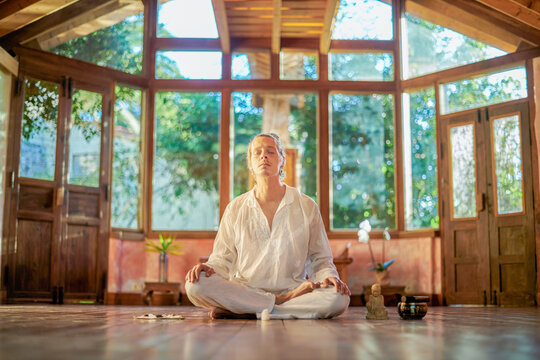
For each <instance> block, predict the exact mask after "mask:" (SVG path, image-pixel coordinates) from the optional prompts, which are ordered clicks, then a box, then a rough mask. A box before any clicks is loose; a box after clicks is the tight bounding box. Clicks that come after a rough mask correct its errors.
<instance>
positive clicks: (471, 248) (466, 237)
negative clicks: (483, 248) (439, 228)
mask: <svg viewBox="0 0 540 360" xmlns="http://www.w3.org/2000/svg"><path fill="white" fill-rule="evenodd" d="M477 240H478V239H477V238H476V229H467V230H457V231H455V232H454V257H455V258H458V259H462V258H467V257H470V256H477V255H478V249H477V246H478V244H477Z"/></svg>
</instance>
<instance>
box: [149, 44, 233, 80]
mask: <svg viewBox="0 0 540 360" xmlns="http://www.w3.org/2000/svg"><path fill="white" fill-rule="evenodd" d="M221 56H222V55H221V52H219V51H158V52H157V53H156V79H221Z"/></svg>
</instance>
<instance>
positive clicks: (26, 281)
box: [14, 220, 53, 292]
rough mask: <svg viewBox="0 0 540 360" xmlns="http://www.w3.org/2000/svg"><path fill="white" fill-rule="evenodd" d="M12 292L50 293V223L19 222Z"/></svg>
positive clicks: (51, 237)
mask: <svg viewBox="0 0 540 360" xmlns="http://www.w3.org/2000/svg"><path fill="white" fill-rule="evenodd" d="M17 227H18V232H17V252H16V265H15V266H16V267H15V284H14V290H15V291H17V292H19V291H23V292H47V291H50V276H51V250H52V239H53V234H52V222H47V221H32V220H19V221H18V224H17Z"/></svg>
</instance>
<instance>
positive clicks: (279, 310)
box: [186, 272, 350, 319]
mask: <svg viewBox="0 0 540 360" xmlns="http://www.w3.org/2000/svg"><path fill="white" fill-rule="evenodd" d="M186 293H187V296H188V297H189V300H190V301H191V302H192V303H193V304H194V305H196V306H199V307H203V308H208V309H211V308H214V307H218V308H221V309H225V310H229V311H231V312H233V313H235V314H257V317H260V313H261V312H262V311H263V310H265V309H267V310H268V312H269V313H270V318H271V319H272V318H274V319H278V318H279V319H327V318H331V317H334V316H338V315H340V314H342V313H343V312H344V311H345V310H346V309H347V307H348V306H349V301H350V298H349V296H348V295H342V294H340V293H338V292H336V289H335V288H334V287H329V288H319V289H315V290H314V291H312V292H310V293H307V294H304V295H302V296H298V297H296V298H294V299H292V300H289V301H287V302H284V303H283V304H281V305H276V304H275V299H276V298H275V296H274V294H272V293H269V292H265V291H262V290H255V289H252V288H250V287H248V286H245V285H242V284H239V283H235V282H233V281H229V280H225V279H224V278H222V277H221V276H219V275H217V274H213V275H212V276H210V277H206V276H205V274H204V272H202V273H201V276H200V277H199V281H197V282H194V283H190V282H188V283H186Z"/></svg>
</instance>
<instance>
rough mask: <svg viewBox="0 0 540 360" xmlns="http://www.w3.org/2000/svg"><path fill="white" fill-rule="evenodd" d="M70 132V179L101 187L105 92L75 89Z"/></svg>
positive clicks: (72, 181)
mask: <svg viewBox="0 0 540 360" xmlns="http://www.w3.org/2000/svg"><path fill="white" fill-rule="evenodd" d="M72 99H73V104H72V106H71V123H70V132H69V173H68V182H69V183H70V184H74V185H83V186H92V187H98V186H99V165H100V153H101V114H102V99H101V94H97V93H94V92H90V91H86V90H78V89H77V90H75V91H74V92H73V96H72Z"/></svg>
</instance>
